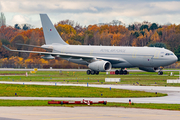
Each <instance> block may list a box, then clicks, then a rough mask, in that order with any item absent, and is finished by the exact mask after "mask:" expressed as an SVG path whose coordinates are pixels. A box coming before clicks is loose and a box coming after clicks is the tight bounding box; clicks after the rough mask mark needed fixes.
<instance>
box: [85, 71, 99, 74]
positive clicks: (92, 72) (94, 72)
mask: <svg viewBox="0 0 180 120" xmlns="http://www.w3.org/2000/svg"><path fill="white" fill-rule="evenodd" d="M86 73H87V74H88V75H90V74H91V75H94V74H96V75H99V71H94V70H87V72H86Z"/></svg>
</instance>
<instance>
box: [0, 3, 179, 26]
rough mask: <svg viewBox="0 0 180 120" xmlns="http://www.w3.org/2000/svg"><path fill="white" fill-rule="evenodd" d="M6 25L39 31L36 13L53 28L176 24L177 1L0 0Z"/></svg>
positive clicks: (0, 10)
mask: <svg viewBox="0 0 180 120" xmlns="http://www.w3.org/2000/svg"><path fill="white" fill-rule="evenodd" d="M0 12H3V13H4V15H5V17H6V24H7V25H10V26H14V25H15V24H16V23H18V24H25V23H28V24H31V25H32V26H34V28H40V27H41V22H40V17H39V14H40V13H46V14H48V16H49V17H50V19H51V21H52V22H53V24H55V23H57V22H59V21H61V20H67V19H69V20H74V21H75V22H78V23H80V25H82V26H88V25H94V24H98V23H109V22H111V21H112V20H119V21H122V22H123V23H125V24H126V26H127V25H129V24H132V23H134V22H143V21H148V22H151V23H154V22H155V23H158V24H160V25H164V24H167V23H172V24H180V0H1V1H0Z"/></svg>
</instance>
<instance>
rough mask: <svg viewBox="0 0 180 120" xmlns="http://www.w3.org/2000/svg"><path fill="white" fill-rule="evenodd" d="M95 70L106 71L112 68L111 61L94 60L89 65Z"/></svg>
mask: <svg viewBox="0 0 180 120" xmlns="http://www.w3.org/2000/svg"><path fill="white" fill-rule="evenodd" d="M88 67H89V68H90V69H92V70H94V71H99V72H106V71H109V70H111V63H110V62H108V61H102V60H101V61H94V62H92V63H90V64H89V65H88Z"/></svg>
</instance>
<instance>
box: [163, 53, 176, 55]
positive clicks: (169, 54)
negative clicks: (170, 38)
mask: <svg viewBox="0 0 180 120" xmlns="http://www.w3.org/2000/svg"><path fill="white" fill-rule="evenodd" d="M165 55H174V54H173V53H166V54H165Z"/></svg>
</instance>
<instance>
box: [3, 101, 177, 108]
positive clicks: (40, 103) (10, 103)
mask: <svg viewBox="0 0 180 120" xmlns="http://www.w3.org/2000/svg"><path fill="white" fill-rule="evenodd" d="M0 106H62V107H77V106H87V105H78V104H76V105H72V104H69V105H68V104H64V105H61V104H50V105H48V101H47V100H0ZM90 106H93V107H124V108H146V109H163V110H178V111H180V105H179V104H153V103H149V104H148V103H132V104H131V105H129V104H128V103H110V102H108V103H107V105H103V104H94V105H90Z"/></svg>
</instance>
